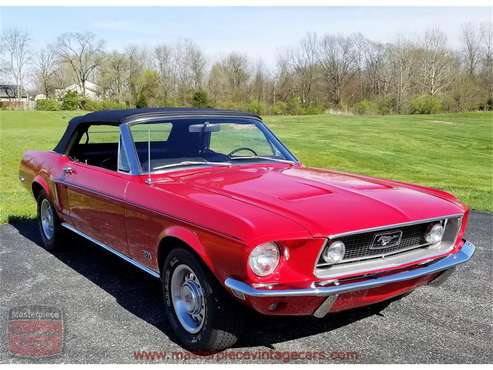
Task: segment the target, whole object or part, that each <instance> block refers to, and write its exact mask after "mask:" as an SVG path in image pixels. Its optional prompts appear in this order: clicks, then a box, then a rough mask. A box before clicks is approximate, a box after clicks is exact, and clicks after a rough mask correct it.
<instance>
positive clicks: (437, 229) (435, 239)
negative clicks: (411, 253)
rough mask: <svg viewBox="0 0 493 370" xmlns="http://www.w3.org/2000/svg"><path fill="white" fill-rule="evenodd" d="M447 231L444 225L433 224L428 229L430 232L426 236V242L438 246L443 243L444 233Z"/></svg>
mask: <svg viewBox="0 0 493 370" xmlns="http://www.w3.org/2000/svg"><path fill="white" fill-rule="evenodd" d="M444 232H445V229H444V228H443V226H442V224H439V223H438V224H433V225H431V227H429V228H428V231H427V232H426V235H425V240H426V241H427V242H428V243H430V244H436V243H439V242H441V241H442V238H443V233H444Z"/></svg>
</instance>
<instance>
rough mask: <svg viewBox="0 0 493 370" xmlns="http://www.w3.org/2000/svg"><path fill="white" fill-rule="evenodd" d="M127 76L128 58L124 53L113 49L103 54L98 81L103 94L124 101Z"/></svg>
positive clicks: (128, 74) (128, 75)
mask: <svg viewBox="0 0 493 370" xmlns="http://www.w3.org/2000/svg"><path fill="white" fill-rule="evenodd" d="M129 77H130V71H129V60H128V58H127V56H126V55H125V54H124V53H120V52H117V51H113V52H112V53H111V54H107V55H105V57H104V59H103V62H102V64H101V67H100V73H99V81H98V82H99V86H101V88H102V92H103V95H105V96H107V97H110V98H111V99H113V100H116V101H118V102H124V101H125V100H126V97H127V92H128V84H129Z"/></svg>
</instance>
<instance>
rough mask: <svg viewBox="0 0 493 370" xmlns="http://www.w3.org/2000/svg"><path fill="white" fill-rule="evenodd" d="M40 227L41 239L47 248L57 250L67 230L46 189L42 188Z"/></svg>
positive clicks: (39, 197) (39, 207) (39, 213)
mask: <svg viewBox="0 0 493 370" xmlns="http://www.w3.org/2000/svg"><path fill="white" fill-rule="evenodd" d="M37 204H38V227H39V233H40V234H41V240H42V242H43V246H44V248H45V249H46V250H50V251H51V250H55V249H58V248H60V247H61V246H62V243H63V241H64V239H65V237H66V231H65V230H64V229H63V226H62V225H61V222H60V219H59V218H58V215H57V214H56V211H55V208H54V206H53V204H52V203H51V201H50V199H49V198H48V196H47V195H46V192H45V191H44V190H41V191H40V192H39V194H38V198H37Z"/></svg>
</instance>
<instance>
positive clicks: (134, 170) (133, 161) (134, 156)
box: [120, 114, 301, 175]
mask: <svg viewBox="0 0 493 370" xmlns="http://www.w3.org/2000/svg"><path fill="white" fill-rule="evenodd" d="M180 119H191V120H201V119H206V120H207V119H222V120H224V119H241V120H243V121H245V120H248V121H252V122H254V123H255V124H258V125H259V126H260V127H261V128H259V130H261V131H262V133H263V134H264V135H266V139H267V137H268V136H269V138H270V139H272V140H273V141H275V144H277V145H278V146H280V147H281V148H282V149H283V150H284V151H285V152H286V153H284V154H288V156H289V157H291V158H292V159H293V161H292V163H293V164H298V165H299V164H301V162H300V161H299V160H298V158H297V157H296V156H295V155H294V154H293V153H292V152H291V151H290V150H289V149H288V148H287V147H286V145H284V143H283V142H282V141H281V140H280V139H279V138H278V137H277V136H276V135H275V134H274V133H273V132H272V131H271V130H270V129H269V128H268V127H267V125H266V124H265V123H264V122H263V121H262V120H261V119H259V118H256V117H244V116H237V115H234V114H232V115H227V116H225V115H214V114H210V115H209V114H204V115H193V116H187V115H176V116H169V115H166V116H163V115H159V114H156V115H152V116H148V117H138V118H134V119H129V120H125V121H124V122H122V123H121V124H120V133H121V137H122V141H123V145H124V147H125V151H126V153H127V159H128V164H129V167H130V174H131V175H149V173H148V172H147V171H144V170H143V169H142V166H141V163H140V160H139V156H138V153H137V148H136V147H135V143H134V141H133V138H132V133H131V130H130V129H131V127H132V126H133V125H137V124H143V123H153V122H155V123H159V122H163V120H166V121H174V120H180ZM267 140H268V139H267ZM269 144H270V145H272V143H271V142H269ZM286 162H288V161H287V160H286ZM237 165H240V164H239V163H238V164H233V163H231V166H237ZM181 170H183V167H176V169H169V170H167V171H166V172H173V171H181ZM159 173H160V172H159V171H158V172H152V173H151V174H150V175H153V174H159Z"/></svg>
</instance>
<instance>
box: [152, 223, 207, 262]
mask: <svg viewBox="0 0 493 370" xmlns="http://www.w3.org/2000/svg"><path fill="white" fill-rule="evenodd" d="M165 238H174V239H178V240H180V241H181V242H183V243H185V244H186V245H188V246H189V247H190V248H192V249H193V250H194V251H195V253H197V254H198V255H199V256H200V258H201V259H202V261H203V262H204V263H205V264H206V265H207V267H209V269H210V270H211V271H214V264H213V263H212V261H211V259H210V258H209V256H208V255H207V253H206V250H205V248H204V245H203V244H202V243H201V242H200V240H199V238H198V236H197V234H196V233H195V232H193V231H192V230H190V229H187V228H186V227H183V226H170V227H167V228H166V229H165V230H163V231H162V232H161V234H160V235H159V241H160V242H161V241H162V240H164V239H165ZM159 247H164V248H167V247H166V244H165V245H164V246H158V248H159ZM159 254H161V251H159Z"/></svg>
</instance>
